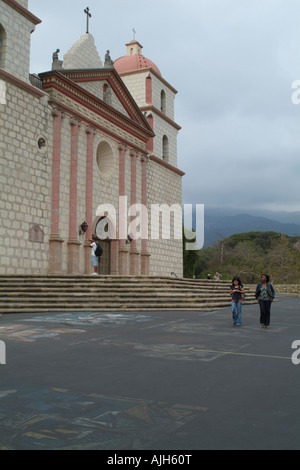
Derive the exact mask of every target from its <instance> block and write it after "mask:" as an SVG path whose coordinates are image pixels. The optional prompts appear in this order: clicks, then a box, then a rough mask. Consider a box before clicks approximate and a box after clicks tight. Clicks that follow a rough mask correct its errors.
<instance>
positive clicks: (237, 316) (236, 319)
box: [231, 300, 243, 325]
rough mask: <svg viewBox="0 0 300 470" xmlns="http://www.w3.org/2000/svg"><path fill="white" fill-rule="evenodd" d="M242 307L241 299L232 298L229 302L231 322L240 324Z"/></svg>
mask: <svg viewBox="0 0 300 470" xmlns="http://www.w3.org/2000/svg"><path fill="white" fill-rule="evenodd" d="M242 307H243V302H242V301H241V300H239V301H237V302H235V301H234V300H233V301H232V302H231V309H232V319H233V323H235V324H236V325H241V324H242Z"/></svg>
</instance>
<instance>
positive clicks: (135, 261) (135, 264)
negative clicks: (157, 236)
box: [130, 151, 140, 276]
mask: <svg viewBox="0 0 300 470" xmlns="http://www.w3.org/2000/svg"><path fill="white" fill-rule="evenodd" d="M130 157H131V191H130V204H131V206H134V205H135V204H136V202H137V200H136V164H137V157H138V154H137V152H135V151H131V152H130ZM132 217H133V218H135V217H136V213H133V214H132ZM133 235H134V239H133V241H132V242H131V244H130V274H131V275H133V276H134V275H135V276H136V275H138V274H140V265H139V261H140V253H139V252H138V250H137V244H136V233H133Z"/></svg>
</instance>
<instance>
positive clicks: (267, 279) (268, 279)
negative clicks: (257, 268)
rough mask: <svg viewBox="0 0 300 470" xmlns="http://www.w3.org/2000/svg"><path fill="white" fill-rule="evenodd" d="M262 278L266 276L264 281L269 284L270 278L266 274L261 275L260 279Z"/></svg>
mask: <svg viewBox="0 0 300 470" xmlns="http://www.w3.org/2000/svg"><path fill="white" fill-rule="evenodd" d="M263 276H266V281H267V282H270V276H269V275H268V274H264V273H263V274H262V275H261V276H260V278H262V277H263Z"/></svg>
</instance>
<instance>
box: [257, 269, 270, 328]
mask: <svg viewBox="0 0 300 470" xmlns="http://www.w3.org/2000/svg"><path fill="white" fill-rule="evenodd" d="M255 297H256V300H257V302H258V303H259V308H260V324H261V327H262V328H269V327H270V320H271V305H272V302H273V301H274V299H275V290H274V287H273V286H272V284H271V282H270V276H268V274H262V275H261V281H260V283H259V284H257V287H256V293H255Z"/></svg>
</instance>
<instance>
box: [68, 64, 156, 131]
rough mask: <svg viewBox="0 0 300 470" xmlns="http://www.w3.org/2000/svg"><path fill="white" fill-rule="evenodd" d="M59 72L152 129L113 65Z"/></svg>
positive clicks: (110, 105)
mask: <svg viewBox="0 0 300 470" xmlns="http://www.w3.org/2000/svg"><path fill="white" fill-rule="evenodd" d="M60 73H61V74H63V75H64V76H65V77H67V78H68V79H69V80H71V81H72V82H74V83H76V84H77V85H79V86H81V87H82V88H84V89H85V90H86V91H88V92H89V93H90V94H92V95H93V96H95V98H97V99H99V100H101V101H103V102H104V103H105V104H106V105H107V106H109V107H111V108H113V109H115V110H116V111H118V112H120V113H122V114H123V115H125V116H126V117H127V118H129V119H131V120H132V121H134V122H136V123H137V124H138V125H140V126H142V127H144V128H146V129H147V130H151V131H152V129H151V127H150V125H149V123H148V121H147V119H146V118H145V117H144V114H143V113H142V111H141V110H140V108H139V107H138V105H137V104H136V102H135V100H134V98H133V97H132V95H131V93H130V92H129V90H128V88H127V87H126V85H125V84H124V82H123V80H122V79H121V77H120V76H119V74H118V73H117V72H116V70H115V69H114V68H113V67H110V68H106V67H103V68H101V69H89V70H60Z"/></svg>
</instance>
